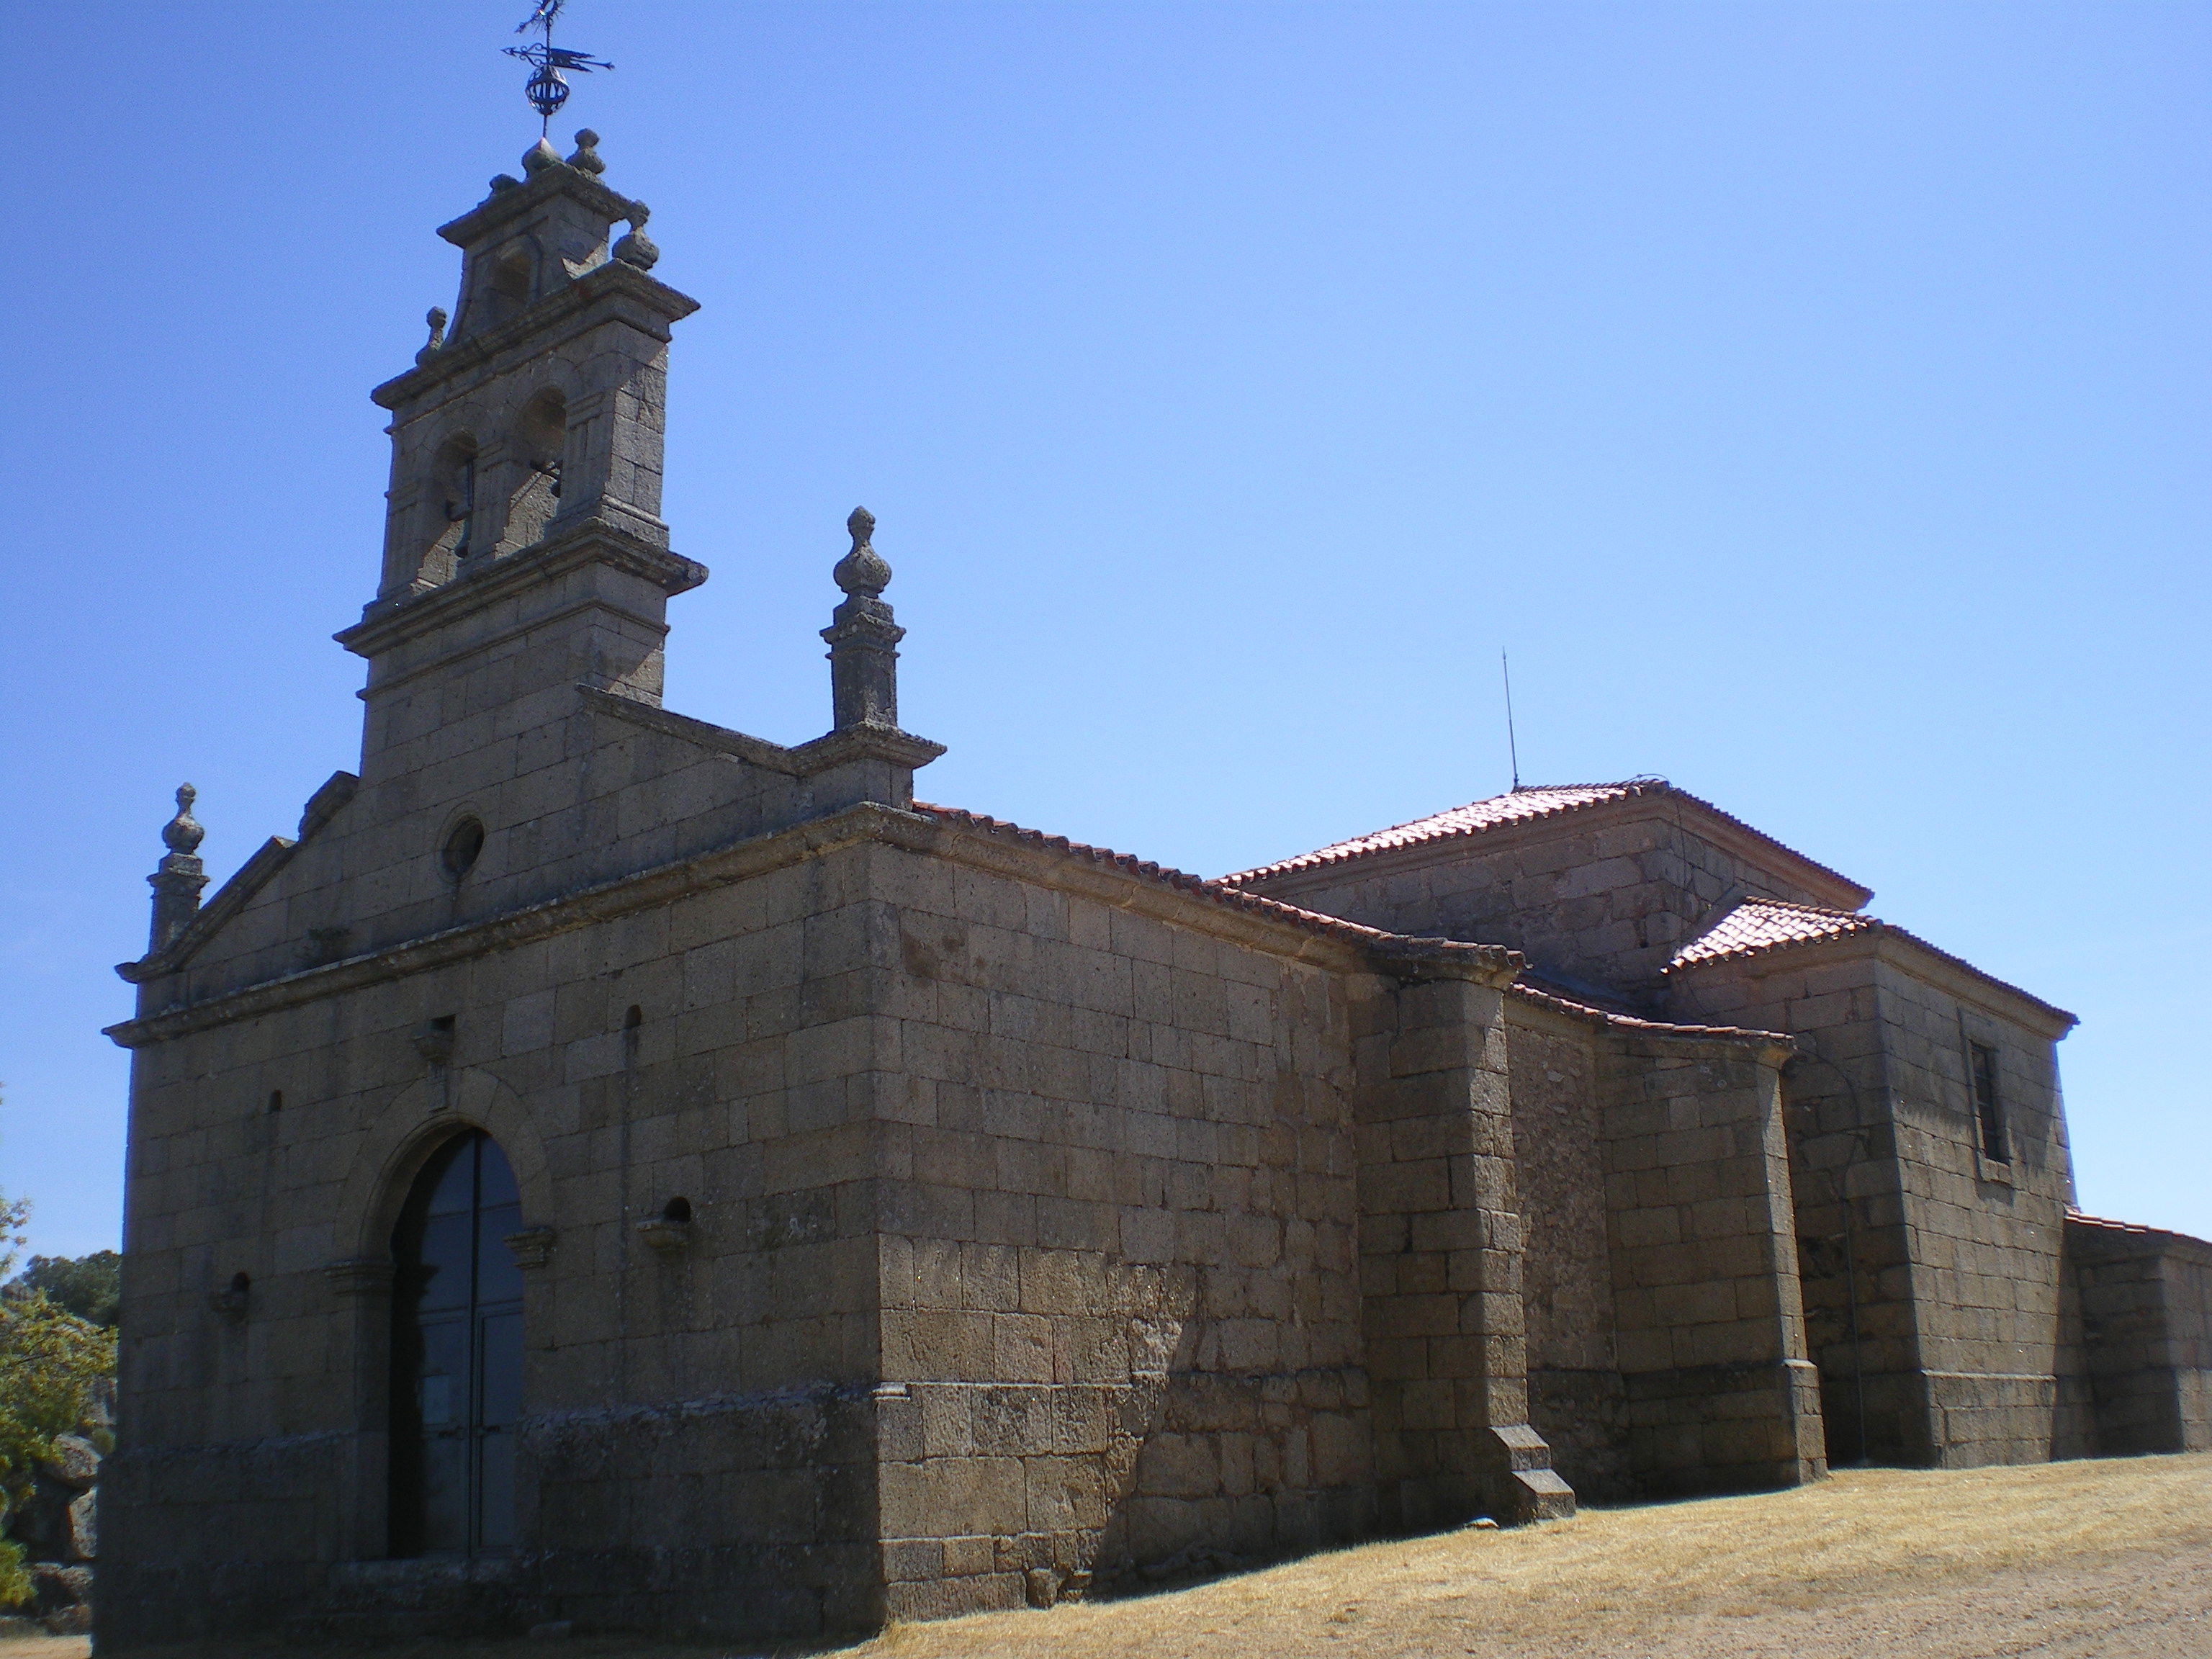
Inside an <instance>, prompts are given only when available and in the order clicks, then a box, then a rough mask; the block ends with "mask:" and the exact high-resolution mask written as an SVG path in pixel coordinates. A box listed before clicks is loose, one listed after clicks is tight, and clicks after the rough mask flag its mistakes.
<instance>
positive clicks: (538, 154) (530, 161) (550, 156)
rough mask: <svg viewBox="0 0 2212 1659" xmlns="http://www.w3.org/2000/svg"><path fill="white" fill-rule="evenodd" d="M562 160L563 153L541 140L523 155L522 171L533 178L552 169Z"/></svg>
mask: <svg viewBox="0 0 2212 1659" xmlns="http://www.w3.org/2000/svg"><path fill="white" fill-rule="evenodd" d="M560 159H561V152H560V151H559V150H557V149H554V148H553V146H552V145H550V144H549V143H546V142H545V140H544V139H543V138H540V139H539V140H538V142H537V143H534V144H532V146H531V147H530V148H529V149H526V150H525V151H524V152H523V153H522V170H523V171H524V172H525V173H530V174H532V176H533V177H534V176H535V175H537V174H538V173H543V172H544V171H545V169H546V168H547V167H552V166H553V165H555V164H556V162H558V161H560Z"/></svg>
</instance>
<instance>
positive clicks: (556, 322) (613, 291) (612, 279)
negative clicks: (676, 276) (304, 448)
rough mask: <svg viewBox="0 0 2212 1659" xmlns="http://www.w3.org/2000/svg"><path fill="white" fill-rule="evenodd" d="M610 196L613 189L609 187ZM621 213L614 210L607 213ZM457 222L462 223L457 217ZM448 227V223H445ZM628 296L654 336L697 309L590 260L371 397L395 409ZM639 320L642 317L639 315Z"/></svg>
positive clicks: (622, 267)
mask: <svg viewBox="0 0 2212 1659" xmlns="http://www.w3.org/2000/svg"><path fill="white" fill-rule="evenodd" d="M608 193H609V194H610V195H611V194H612V193H613V192H611V191H610V192H608ZM611 217H614V218H617V219H619V218H621V217H623V215H621V214H619V213H617V214H614V215H612V216H611ZM459 222H463V221H456V223H459ZM447 228H448V229H451V228H452V227H451V226H448V227H447ZM610 299H614V300H621V299H628V300H632V301H635V302H637V304H638V305H639V306H641V307H642V308H643V310H644V311H645V313H647V317H649V318H650V319H651V320H652V321H653V323H655V324H657V326H656V327H653V328H651V329H650V330H649V332H652V333H653V335H654V336H655V337H658V338H659V339H663V340H665V339H666V338H667V337H668V331H669V327H670V325H671V324H674V323H678V322H681V321H682V320H683V319H684V318H686V317H689V316H690V314H691V313H693V312H695V311H696V310H698V309H699V302H698V301H696V300H695V299H693V298H692V297H691V296H690V295H688V294H680V293H678V291H677V290H676V289H672V288H671V287H669V286H668V284H667V283H664V282H661V281H659V279H658V278H655V277H652V276H647V275H646V274H645V273H644V272H643V271H641V270H639V269H638V268H637V267H636V266H635V265H632V264H625V263H624V262H623V261H622V260H619V259H610V260H608V261H607V263H606V264H603V265H595V266H593V267H592V269H591V270H587V271H586V272H585V273H584V274H583V275H582V276H579V277H577V278H576V279H575V280H574V282H572V283H563V284H562V286H561V287H559V288H557V289H554V290H553V292H551V293H550V294H548V295H545V296H544V298H542V299H540V300H538V301H533V302H532V304H531V305H529V306H528V307H525V308H524V309H523V310H522V311H520V312H519V313H516V314H515V315H514V316H513V317H510V318H508V319H507V321H505V322H503V323H501V324H500V325H498V326H497V327H495V328H489V329H486V330H485V331H483V333H481V334H471V336H469V337H468V338H466V339H465V340H461V341H458V342H456V343H453V344H452V345H447V346H445V347H442V348H441V349H439V350H437V351H435V352H433V353H432V354H431V355H430V356H429V358H428V361H426V362H423V363H422V364H421V365H420V366H418V367H416V368H410V369H409V370H408V371H407V372H406V373H405V374H400V375H396V376H394V377H393V378H392V379H391V380H386V382H385V383H384V384H383V385H382V386H378V387H377V388H376V389H375V390H374V392H370V393H369V394H368V395H369V398H370V399H371V400H372V401H373V402H374V403H376V404H378V405H380V407H382V408H385V409H388V410H392V412H393V413H394V414H398V412H399V410H400V409H401V408H402V407H403V406H404V405H406V404H414V403H417V402H419V401H421V400H422V398H426V397H428V395H429V394H430V393H431V392H435V391H436V390H437V389H438V388H439V387H440V386H441V385H443V384H444V383H445V382H447V381H449V380H459V379H460V378H461V377H463V376H464V375H465V374H468V373H469V372H470V371H471V370H477V369H495V368H496V367H497V365H498V360H499V358H500V357H501V356H502V355H504V354H506V353H507V352H510V351H512V350H513V349H515V348H516V347H518V346H521V345H524V344H529V345H531V346H532V347H533V348H535V349H544V347H545V346H546V345H548V344H551V343H557V342H554V341H549V340H548V339H547V338H546V336H547V335H548V334H550V333H552V332H553V331H556V330H560V329H562V328H563V327H564V326H565V327H567V328H568V329H570V330H571V331H573V330H574V329H576V328H580V327H581V326H584V325H588V324H589V323H590V322H592V320H594V319H590V318H587V317H586V315H585V313H586V312H587V311H589V310H590V309H591V308H592V307H593V306H595V305H597V304H599V303H600V302H601V301H606V300H610ZM639 320H640V321H641V322H643V321H644V320H645V319H639Z"/></svg>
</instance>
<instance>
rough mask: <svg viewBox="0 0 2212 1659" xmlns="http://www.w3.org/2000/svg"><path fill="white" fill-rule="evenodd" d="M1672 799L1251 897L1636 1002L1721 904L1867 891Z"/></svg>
mask: <svg viewBox="0 0 2212 1659" xmlns="http://www.w3.org/2000/svg"><path fill="white" fill-rule="evenodd" d="M1704 816H1705V815H1704V813H1703V811H1702V809H1696V808H1692V807H1691V806H1689V805H1687V804H1686V803H1683V804H1680V805H1678V804H1677V802H1676V801H1675V800H1674V799H1673V798H1671V797H1667V796H1662V797H1660V798H1658V799H1656V800H1654V799H1632V800H1630V801H1626V802H1623V803H1620V804H1618V805H1605V806H1598V807H1589V808H1584V809H1583V810H1581V811H1575V812H1571V813H1567V814H1564V815H1562V816H1560V817H1558V818H1554V819H1547V820H1541V821H1537V822H1534V823H1527V824H1522V825H1515V826H1510V827H1505V828H1500V829H1491V830H1487V831H1486V832H1485V833H1484V834H1483V835H1482V836H1480V837H1479V838H1456V839H1451V840H1446V841H1440V842H1430V843H1426V844H1423V845H1418V846H1415V847H1412V848H1407V849H1406V850H1405V851H1403V852H1400V853H1392V854H1374V855H1370V856H1367V857H1363V858H1359V859H1356V860H1351V861H1349V862H1346V863H1345V864H1342V865H1334V866H1321V867H1319V868H1316V869H1310V870H1299V871H1292V872H1285V873H1284V874H1282V875H1278V876H1270V877H1267V878H1263V879H1261V880H1258V881H1255V882H1253V883H1250V884H1249V886H1250V887H1251V890H1253V891H1255V892H1261V893H1266V894H1267V895H1269V896H1272V897H1276V898H1280V899H1283V900H1285V901H1286V902H1290V903H1292V904H1299V905H1304V906H1305V907H1306V908H1309V909H1314V910H1320V911H1323V912H1325V913H1327V914H1328V915H1336V916H1344V917H1346V918H1347V919H1349V920H1351V921H1359V922H1364V923H1366V924H1367V925H1368V926H1370V927H1382V928H1386V929H1388V930H1389V931H1390V932H1393V933H1409V934H1416V935H1441V936H1443V937H1444V938H1449V939H1472V940H1478V941H1480V942H1481V943H1484V944H1488V945H1506V946H1509V947H1510V948H1511V949H1513V950H1516V951H1522V952H1523V953H1525V954H1526V956H1527V957H1528V962H1529V964H1530V966H1531V967H1532V968H1534V969H1536V970H1537V971H1538V972H1540V973H1541V974H1544V975H1547V976H1549V977H1551V978H1553V979H1554V980H1555V981H1559V982H1560V983H1562V984H1564V985H1566V986H1568V987H1572V988H1582V989H1594V990H1599V991H1602V992H1609V993H1611V994H1616V995H1617V994H1623V993H1626V994H1638V993H1640V992H1643V991H1644V990H1647V989H1649V988H1650V987H1656V985H1657V983H1658V975H1659V973H1660V970H1661V969H1663V968H1664V967H1665V966H1666V964H1667V962H1668V958H1669V957H1672V956H1673V955H1674V951H1676V950H1678V949H1679V948H1680V946H1681V945H1683V944H1684V943H1685V942H1686V941H1687V940H1688V939H1691V938H1692V937H1693V936H1694V935H1695V934H1696V933H1697V932H1698V931H1699V928H1701V927H1704V926H1705V924H1706V923H1707V922H1708V921H1711V919H1712V917H1713V916H1714V915H1715V914H1716V912H1717V909H1718V908H1719V907H1720V906H1721V905H1722V903H1723V900H1727V901H1729V902H1733V901H1734V900H1735V899H1736V898H1740V897H1743V896H1763V897H1770V898H1782V899H1793V900H1797V901H1800V902H1809V903H1837V902H1844V903H1847V904H1855V903H1857V902H1861V896H1860V894H1859V890H1857V889H1855V888H1850V887H1849V885H1848V884H1844V883H1841V882H1839V881H1838V880H1837V879H1835V878H1825V879H1824V878H1821V877H1820V876H1819V875H1818V874H1817V873H1815V872H1811V871H1808V870H1806V869H1802V868H1799V867H1796V866H1795V865H1794V862H1792V863H1788V864H1785V861H1784V860H1783V859H1782V857H1781V856H1780V850H1779V849H1774V851H1775V854H1776V856H1775V857H1771V858H1762V857H1760V856H1759V849H1757V848H1754V847H1753V845H1752V844H1751V843H1749V842H1747V841H1743V840H1741V839H1739V838H1737V837H1733V836H1731V837H1727V838H1725V839H1723V835H1722V834H1721V833H1720V832H1719V831H1718V830H1717V829H1716V830H1715V831H1714V833H1711V834H1701V833H1699V819H1700V818H1702V817H1704Z"/></svg>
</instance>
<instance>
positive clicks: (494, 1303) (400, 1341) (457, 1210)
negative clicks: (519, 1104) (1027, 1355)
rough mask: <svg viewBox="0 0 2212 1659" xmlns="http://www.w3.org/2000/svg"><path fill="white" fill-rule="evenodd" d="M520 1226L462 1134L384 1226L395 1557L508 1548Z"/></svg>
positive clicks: (502, 1186)
mask: <svg viewBox="0 0 2212 1659" xmlns="http://www.w3.org/2000/svg"><path fill="white" fill-rule="evenodd" d="M521 1227H522V1206H521V1199H520V1193H519V1191H518V1189H517V1188H516V1186H515V1181H514V1172H513V1169H512V1168H511V1167H510V1166H509V1165H508V1164H507V1157H506V1154H505V1153H503V1152H501V1151H500V1148H499V1143H498V1142H496V1141H495V1140H494V1139H492V1138H491V1137H490V1136H489V1135H488V1134H486V1133H484V1132H483V1130H481V1129H471V1130H469V1131H467V1132H466V1133H462V1134H459V1135H456V1136H454V1137H453V1139H451V1140H448V1141H447V1142H446V1143H445V1144H444V1145H443V1146H440V1147H439V1148H438V1149H437V1151H436V1152H435V1153H433V1154H432V1155H431V1158H430V1160H429V1162H428V1164H424V1165H423V1166H422V1172H421V1173H420V1174H419V1175H417V1176H416V1177H415V1182H414V1185H413V1186H412V1187H411V1188H410V1190H409V1192H408V1195H407V1202H406V1204H405V1206H404V1208H403V1209H402V1210H401V1212H400V1215H399V1220H398V1225H396V1226H395V1227H394V1228H393V1229H392V1263H393V1269H394V1272H393V1283H392V1419H391V1420H392V1442H391V1443H392V1485H391V1492H392V1515H391V1521H392V1526H391V1547H392V1554H394V1555H396V1556H448V1557H466V1556H478V1555H501V1554H505V1553H507V1552H509V1551H511V1550H512V1549H513V1547H514V1437H515V1428H516V1424H517V1421H518V1419H520V1415H521V1410H522V1273H521V1269H520V1267H518V1266H517V1265H516V1262H515V1259H514V1255H513V1251H512V1250H510V1249H508V1248H507V1236H508V1235H509V1234H510V1233H515V1232H519V1231H521Z"/></svg>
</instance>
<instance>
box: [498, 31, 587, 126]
mask: <svg viewBox="0 0 2212 1659" xmlns="http://www.w3.org/2000/svg"><path fill="white" fill-rule="evenodd" d="M565 3H567V0H538V4H537V7H536V9H533V10H532V12H531V14H530V15H529V16H527V17H526V18H524V19H523V20H522V23H521V26H520V27H518V28H517V29H516V30H515V31H514V32H515V33H517V34H527V33H530V31H531V30H532V29H542V30H543V31H544V38H543V39H542V40H534V41H532V43H531V44H530V45H528V46H508V47H507V48H506V52H507V56H508V57H509V58H520V59H522V61H523V62H524V63H526V64H529V65H530V68H531V76H530V79H529V81H528V82H526V83H525V85H524V86H523V88H522V95H523V96H524V97H526V98H527V99H528V100H530V106H531V108H532V109H534V110H536V111H537V112H538V122H539V131H542V132H550V131H552V129H553V116H554V112H556V110H558V109H559V108H560V107H561V106H562V105H563V104H565V103H567V102H568V76H570V75H589V74H590V73H591V72H592V70H611V69H612V68H613V67H614V65H613V64H610V63H608V62H607V61H606V60H605V59H604V58H594V57H592V54H591V53H590V52H578V51H576V50H575V49H574V48H573V47H569V46H555V45H554V44H553V20H554V19H555V18H556V17H558V16H559V15H561V8H562V5H564V4H565Z"/></svg>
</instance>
